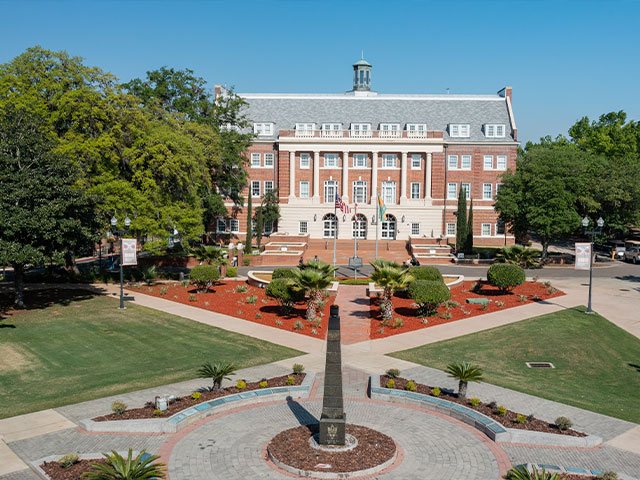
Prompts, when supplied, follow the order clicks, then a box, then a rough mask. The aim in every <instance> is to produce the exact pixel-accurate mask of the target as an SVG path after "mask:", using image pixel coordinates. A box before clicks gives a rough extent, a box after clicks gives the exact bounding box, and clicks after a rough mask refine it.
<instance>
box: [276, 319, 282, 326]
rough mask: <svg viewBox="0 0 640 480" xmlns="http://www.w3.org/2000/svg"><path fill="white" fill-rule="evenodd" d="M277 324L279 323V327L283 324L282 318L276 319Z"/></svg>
mask: <svg viewBox="0 0 640 480" xmlns="http://www.w3.org/2000/svg"><path fill="white" fill-rule="evenodd" d="M276 325H278V326H279V327H280V326H282V320H280V319H276Z"/></svg>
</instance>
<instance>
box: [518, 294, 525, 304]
mask: <svg viewBox="0 0 640 480" xmlns="http://www.w3.org/2000/svg"><path fill="white" fill-rule="evenodd" d="M518 301H519V302H522V303H524V302H526V301H527V296H526V295H518Z"/></svg>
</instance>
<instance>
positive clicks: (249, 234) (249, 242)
mask: <svg viewBox="0 0 640 480" xmlns="http://www.w3.org/2000/svg"><path fill="white" fill-rule="evenodd" d="M251 197H253V195H252V194H251V192H249V200H247V240H246V241H245V244H246V248H247V251H248V252H249V253H251V245H252V243H253V231H252V230H253V229H252V228H251V218H253V217H252V216H251V207H252V204H251V203H252V202H251Z"/></svg>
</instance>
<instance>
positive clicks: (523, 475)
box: [507, 465, 558, 480]
mask: <svg viewBox="0 0 640 480" xmlns="http://www.w3.org/2000/svg"><path fill="white" fill-rule="evenodd" d="M507 478H508V479H509V480H558V474H557V473H551V472H546V471H545V469H544V467H542V470H537V469H535V468H533V469H531V470H528V469H527V467H526V466H525V465H518V466H517V467H513V468H512V469H511V470H509V471H508V472H507Z"/></svg>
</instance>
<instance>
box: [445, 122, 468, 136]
mask: <svg viewBox="0 0 640 480" xmlns="http://www.w3.org/2000/svg"><path fill="white" fill-rule="evenodd" d="M449 136H450V137H468V136H469V125H467V124H460V123H452V124H450V125H449Z"/></svg>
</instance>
